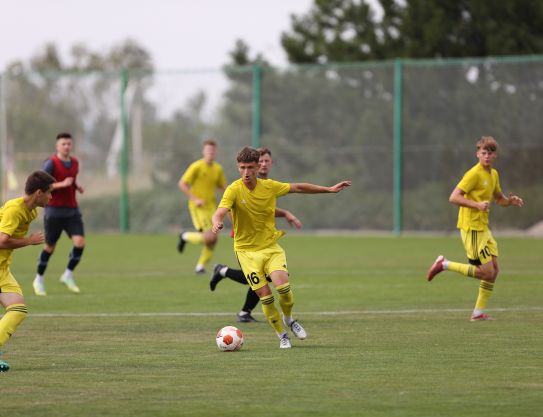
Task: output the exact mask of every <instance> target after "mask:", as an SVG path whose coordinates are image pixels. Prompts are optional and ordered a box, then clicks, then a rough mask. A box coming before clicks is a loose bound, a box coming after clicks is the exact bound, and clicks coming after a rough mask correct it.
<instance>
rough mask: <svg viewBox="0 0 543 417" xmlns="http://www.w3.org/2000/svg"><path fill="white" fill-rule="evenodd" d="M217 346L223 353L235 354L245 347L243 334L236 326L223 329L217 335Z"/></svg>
mask: <svg viewBox="0 0 543 417" xmlns="http://www.w3.org/2000/svg"><path fill="white" fill-rule="evenodd" d="M215 340H216V342H217V346H218V347H219V349H220V350H221V351H223V352H234V351H236V350H240V349H241V347H242V346H243V333H241V330H240V329H238V328H237V327H234V326H226V327H223V328H222V329H221V330H219V332H218V333H217V337H216V339H215Z"/></svg>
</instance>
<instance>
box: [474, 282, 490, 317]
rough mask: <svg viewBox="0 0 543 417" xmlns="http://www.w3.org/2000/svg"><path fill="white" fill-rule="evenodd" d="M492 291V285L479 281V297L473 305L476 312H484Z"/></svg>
mask: <svg viewBox="0 0 543 417" xmlns="http://www.w3.org/2000/svg"><path fill="white" fill-rule="evenodd" d="M493 289H494V283H493V282H489V281H485V280H481V282H480V283H479V296H478V297H477V302H476V303H475V309H476V310H481V311H482V310H484V309H485V308H486V304H487V303H488V299H489V298H490V296H491V295H492V290H493Z"/></svg>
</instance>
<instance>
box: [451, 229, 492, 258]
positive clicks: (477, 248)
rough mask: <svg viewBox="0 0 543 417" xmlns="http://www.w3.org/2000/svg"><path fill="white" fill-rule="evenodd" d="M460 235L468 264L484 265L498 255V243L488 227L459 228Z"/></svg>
mask: <svg viewBox="0 0 543 417" xmlns="http://www.w3.org/2000/svg"><path fill="white" fill-rule="evenodd" d="M460 236H461V237H462V242H463V243H464V248H465V249H466V255H467V256H468V260H469V263H470V264H472V265H484V264H486V263H488V262H490V261H491V260H492V257H493V256H498V243H497V242H496V241H495V240H494V237H493V236H492V233H491V232H490V230H489V229H486V230H460Z"/></svg>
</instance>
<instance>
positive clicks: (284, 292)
mask: <svg viewBox="0 0 543 417" xmlns="http://www.w3.org/2000/svg"><path fill="white" fill-rule="evenodd" d="M276 289H277V292H278V293H279V305H280V306H281V310H282V311H283V315H284V316H285V317H287V318H290V317H291V315H292V306H293V305H294V294H292V290H291V289H290V284H289V283H288V282H287V283H286V284H282V285H278V286H277V287H276ZM287 323H288V322H287Z"/></svg>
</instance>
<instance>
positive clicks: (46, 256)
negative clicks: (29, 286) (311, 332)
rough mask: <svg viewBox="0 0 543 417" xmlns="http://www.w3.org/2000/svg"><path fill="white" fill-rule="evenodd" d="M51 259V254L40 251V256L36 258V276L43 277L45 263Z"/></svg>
mask: <svg viewBox="0 0 543 417" xmlns="http://www.w3.org/2000/svg"><path fill="white" fill-rule="evenodd" d="M50 257H51V253H49V252H47V251H44V250H42V251H41V253H40V256H39V258H38V274H39V275H43V273H44V272H45V270H46V269H47V263H48V262H49V258H50Z"/></svg>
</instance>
